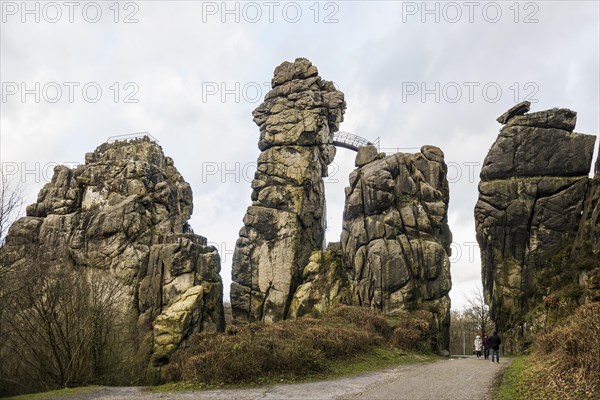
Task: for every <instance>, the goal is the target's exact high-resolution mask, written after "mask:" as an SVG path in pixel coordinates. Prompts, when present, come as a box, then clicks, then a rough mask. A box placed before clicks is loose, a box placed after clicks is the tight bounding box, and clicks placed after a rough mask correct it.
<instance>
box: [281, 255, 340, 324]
mask: <svg viewBox="0 0 600 400" xmlns="http://www.w3.org/2000/svg"><path fill="white" fill-rule="evenodd" d="M302 282H303V283H302V285H300V286H298V289H296V292H295V293H294V298H293V300H292V304H291V305H290V312H289V317H290V318H298V317H301V316H303V315H307V314H308V315H312V316H315V317H319V316H322V315H323V314H325V313H326V312H327V311H328V310H329V309H330V308H331V307H332V306H334V305H335V304H346V305H351V304H352V284H351V282H350V277H349V275H348V273H347V271H346V270H345V268H344V267H343V262H342V252H341V247H340V244H339V243H332V244H330V245H329V246H328V247H327V250H325V251H315V252H314V253H313V254H312V256H311V257H310V260H309V263H308V265H307V266H306V267H305V268H304V272H303V274H302Z"/></svg>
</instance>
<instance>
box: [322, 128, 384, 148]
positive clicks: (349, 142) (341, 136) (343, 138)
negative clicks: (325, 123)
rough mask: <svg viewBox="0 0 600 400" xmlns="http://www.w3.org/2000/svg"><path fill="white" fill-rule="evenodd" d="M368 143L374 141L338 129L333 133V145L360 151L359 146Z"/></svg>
mask: <svg viewBox="0 0 600 400" xmlns="http://www.w3.org/2000/svg"><path fill="white" fill-rule="evenodd" d="M376 141H378V140H376ZM368 144H373V143H371V142H370V141H369V140H367V139H365V138H364V137H360V136H358V135H354V134H352V133H349V132H343V131H338V132H335V133H334V134H333V145H334V146H337V147H343V148H345V149H348V150H353V151H358V148H359V147H361V146H366V145H368Z"/></svg>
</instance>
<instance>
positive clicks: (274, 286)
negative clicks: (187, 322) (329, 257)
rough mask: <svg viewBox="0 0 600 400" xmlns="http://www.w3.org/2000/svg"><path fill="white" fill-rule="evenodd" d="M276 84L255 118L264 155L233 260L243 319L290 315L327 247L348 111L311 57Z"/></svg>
mask: <svg viewBox="0 0 600 400" xmlns="http://www.w3.org/2000/svg"><path fill="white" fill-rule="evenodd" d="M271 84H272V90H271V91H270V92H269V93H268V94H267V95H266V96H265V100H264V102H263V103H262V104H261V105H259V106H258V107H257V108H256V110H255V111H254V113H253V116H254V122H255V123H256V124H257V125H258V126H259V127H260V139H259V143H258V147H259V148H260V150H261V154H260V155H259V157H258V161H257V164H258V166H257V171H256V174H255V177H254V180H253V181H252V189H253V192H252V205H251V206H250V207H249V208H248V210H247V212H246V215H245V216H244V220H243V221H244V227H243V228H242V229H241V230H240V236H239V239H238V241H237V243H236V247H235V253H234V256H233V268H232V278H233V279H232V280H233V283H232V285H231V306H232V311H233V316H234V318H236V319H237V320H238V321H257V320H266V321H277V320H281V319H284V318H286V317H287V315H288V311H289V306H290V303H291V300H292V295H293V293H294V291H295V290H296V288H297V287H298V285H299V284H300V283H301V282H302V273H303V269H304V267H305V266H306V265H307V264H308V261H309V258H310V255H311V253H312V252H313V251H315V250H321V249H322V247H323V241H324V233H325V224H326V219H325V194H324V187H323V177H324V176H326V175H327V166H328V165H329V164H330V163H331V161H332V160H333V157H334V155H335V147H334V146H333V133H334V132H335V131H337V130H338V126H339V123H340V122H341V121H342V119H343V114H344V109H345V102H344V95H343V93H342V92H340V91H338V90H336V89H335V86H334V85H333V83H332V82H329V81H325V80H323V79H321V78H320V77H319V75H318V71H317V68H316V67H315V66H314V65H312V64H311V63H310V61H308V60H306V59H303V58H299V59H297V60H296V61H295V62H293V63H290V62H284V63H283V64H281V65H280V66H278V67H277V68H276V69H275V73H274V77H273V79H272V82H271Z"/></svg>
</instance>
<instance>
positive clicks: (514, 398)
mask: <svg viewBox="0 0 600 400" xmlns="http://www.w3.org/2000/svg"><path fill="white" fill-rule="evenodd" d="M599 355H600V303H598V302H593V303H587V304H584V305H582V306H580V307H579V308H578V309H577V311H576V312H575V313H574V314H573V315H571V316H569V317H567V318H565V319H564V320H562V321H561V322H559V323H557V324H555V325H554V327H553V328H552V329H551V330H549V331H548V332H546V333H541V334H539V335H537V336H535V338H534V340H533V344H532V347H531V353H530V355H528V356H523V357H519V358H517V359H516V360H515V361H514V362H513V363H512V365H511V366H510V367H509V368H508V369H507V371H506V373H505V374H504V376H503V378H502V380H501V382H500V387H499V389H498V391H497V393H496V396H495V399H496V400H509V399H510V400H518V399H528V400H529V399H531V400H535V399H540V400H541V399H544V400H546V399H548V400H554V399H556V400H571V399H572V400H580V399H589V400H592V399H600V356H599Z"/></svg>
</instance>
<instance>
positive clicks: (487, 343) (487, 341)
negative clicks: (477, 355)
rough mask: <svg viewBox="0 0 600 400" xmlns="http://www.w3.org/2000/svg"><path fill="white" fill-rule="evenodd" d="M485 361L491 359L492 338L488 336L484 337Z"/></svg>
mask: <svg viewBox="0 0 600 400" xmlns="http://www.w3.org/2000/svg"><path fill="white" fill-rule="evenodd" d="M482 344H483V359H484V360H487V359H489V358H490V338H489V337H488V335H483V340H482Z"/></svg>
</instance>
